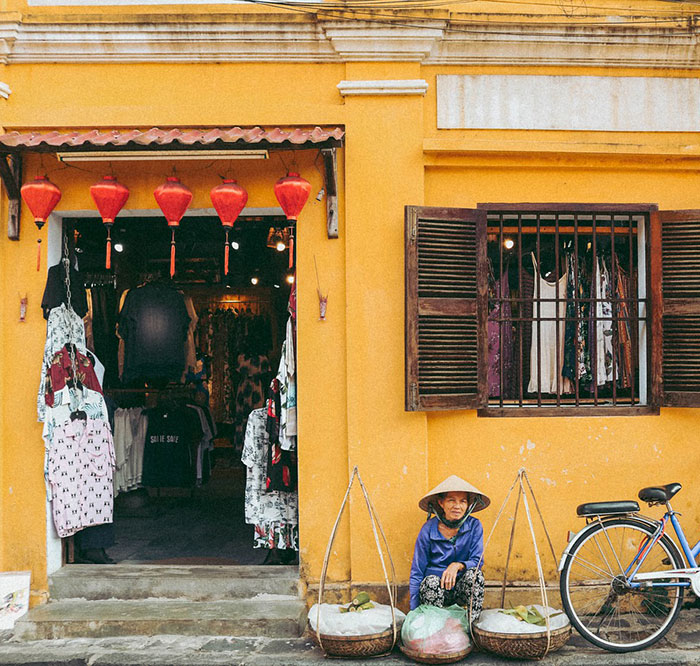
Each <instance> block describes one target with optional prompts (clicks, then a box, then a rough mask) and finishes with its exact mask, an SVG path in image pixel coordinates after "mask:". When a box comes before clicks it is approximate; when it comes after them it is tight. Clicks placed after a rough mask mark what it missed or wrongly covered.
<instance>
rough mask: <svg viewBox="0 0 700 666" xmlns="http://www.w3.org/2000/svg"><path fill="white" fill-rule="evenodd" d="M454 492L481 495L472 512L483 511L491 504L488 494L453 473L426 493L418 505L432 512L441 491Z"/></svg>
mask: <svg viewBox="0 0 700 666" xmlns="http://www.w3.org/2000/svg"><path fill="white" fill-rule="evenodd" d="M453 492H458V493H470V494H471V495H479V496H480V497H481V502H478V503H477V505H476V506H475V507H474V511H473V512H472V513H474V512H476V511H481V510H482V509H485V508H486V507H487V506H488V505H489V504H491V500H490V499H489V497H488V495H485V494H484V493H482V492H481V491H480V490H479V489H478V488H475V487H474V486H473V485H472V484H471V483H469V482H468V481H465V480H464V479H461V478H460V477H458V476H456V475H455V474H453V475H452V476H448V477H447V478H446V479H445V480H444V481H443V482H442V483H439V484H438V485H437V486H435V488H433V489H432V490H431V491H430V492H429V493H428V494H427V495H424V496H423V497H422V498H421V500H420V502H418V506H419V507H420V508H421V509H423V511H427V512H428V513H430V511H431V509H430V505H431V504H433V505H434V506H437V499H438V495H440V494H441V493H453Z"/></svg>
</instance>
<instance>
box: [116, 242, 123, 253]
mask: <svg viewBox="0 0 700 666" xmlns="http://www.w3.org/2000/svg"><path fill="white" fill-rule="evenodd" d="M114 251H115V252H124V246H123V245H122V244H121V243H115V244H114Z"/></svg>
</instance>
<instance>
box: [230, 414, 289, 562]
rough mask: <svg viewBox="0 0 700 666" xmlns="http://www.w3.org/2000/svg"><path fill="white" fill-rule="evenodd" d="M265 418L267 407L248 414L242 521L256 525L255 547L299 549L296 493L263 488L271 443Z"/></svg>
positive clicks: (244, 457) (243, 458)
mask: <svg viewBox="0 0 700 666" xmlns="http://www.w3.org/2000/svg"><path fill="white" fill-rule="evenodd" d="M266 421H267V410H266V409H256V410H254V411H252V412H251V413H250V415H249V417H248V424H247V427H246V432H245V444H244V446H243V454H242V456H241V461H242V462H243V464H244V465H245V466H246V467H247V468H248V469H247V475H246V486H245V522H246V523H248V524H249V525H255V535H254V537H253V547H254V548H285V549H293V550H299V528H298V523H299V518H298V499H297V493H296V492H291V493H290V492H279V491H271V492H266V490H265V484H266V477H267V469H266V468H267V458H268V448H269V446H270V440H269V436H268V434H267V428H266Z"/></svg>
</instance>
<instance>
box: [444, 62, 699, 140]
mask: <svg viewBox="0 0 700 666" xmlns="http://www.w3.org/2000/svg"><path fill="white" fill-rule="evenodd" d="M437 109H438V128H439V129H551V130H602V131H615V132H697V131H698V130H700V79H695V78H662V77H641V76H634V77H621V76H533V75H513V76H510V75H503V76H501V75H498V76H458V75H457V76H455V75H440V76H438V77H437Z"/></svg>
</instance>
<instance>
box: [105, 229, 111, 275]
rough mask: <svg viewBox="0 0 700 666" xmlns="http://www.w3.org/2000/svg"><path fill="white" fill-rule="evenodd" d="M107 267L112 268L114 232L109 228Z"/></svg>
mask: <svg viewBox="0 0 700 666" xmlns="http://www.w3.org/2000/svg"><path fill="white" fill-rule="evenodd" d="M105 268H106V269H107V270H109V269H110V268H112V233H111V230H110V229H107V256H106V257H105Z"/></svg>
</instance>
